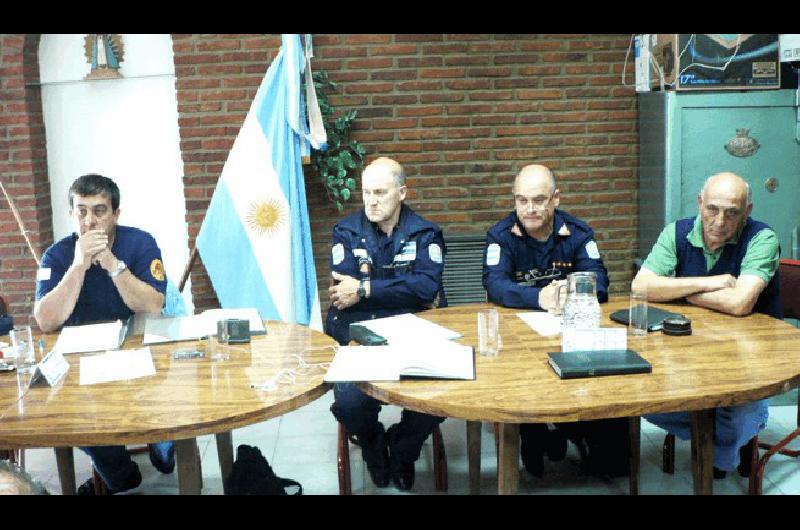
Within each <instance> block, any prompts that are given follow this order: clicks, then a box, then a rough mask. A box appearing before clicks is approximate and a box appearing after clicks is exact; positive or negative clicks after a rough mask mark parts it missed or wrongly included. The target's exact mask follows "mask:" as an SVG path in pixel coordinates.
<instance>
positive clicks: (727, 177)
mask: <svg viewBox="0 0 800 530" xmlns="http://www.w3.org/2000/svg"><path fill="white" fill-rule="evenodd" d="M720 194H722V195H725V196H727V197H730V198H731V199H732V200H736V201H737V202H741V204H742V207H743V208H747V207H748V206H750V205H751V204H752V203H753V192H752V190H751V189H750V184H748V183H747V181H746V180H744V179H743V178H742V177H740V176H739V175H737V174H736V173H731V172H730V171H724V172H722V173H717V174H716V175H712V176H710V177H708V178H707V179H706V181H705V183H704V184H703V189H701V190H700V198H701V199H706V198H707V197H709V196H710V195H714V196H716V195H720ZM742 201H743V202H742Z"/></svg>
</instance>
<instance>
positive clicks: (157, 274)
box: [150, 258, 165, 282]
mask: <svg viewBox="0 0 800 530" xmlns="http://www.w3.org/2000/svg"><path fill="white" fill-rule="evenodd" d="M150 275H151V276H152V277H153V278H155V279H156V280H158V281H160V282H163V281H164V278H165V276H164V264H163V263H161V260H160V259H158V258H156V259H154V260H153V261H151V262H150Z"/></svg>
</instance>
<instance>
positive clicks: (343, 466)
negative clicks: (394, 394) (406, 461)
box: [336, 422, 447, 495]
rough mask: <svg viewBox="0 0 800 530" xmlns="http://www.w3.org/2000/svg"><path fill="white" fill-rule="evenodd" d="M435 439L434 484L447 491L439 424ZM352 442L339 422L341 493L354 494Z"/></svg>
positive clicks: (444, 458)
mask: <svg viewBox="0 0 800 530" xmlns="http://www.w3.org/2000/svg"><path fill="white" fill-rule="evenodd" d="M431 439H432V440H433V485H434V488H435V489H436V491H447V455H446V454H445V450H444V440H443V439H442V431H441V429H440V428H439V426H438V425H437V426H436V427H434V428H433V433H432V434H431ZM350 442H353V443H355V444H357V442H356V440H355V438H354V437H352V436H351V435H350V434H349V433H348V432H347V429H345V428H344V425H342V423H341V422H339V443H338V444H337V447H338V450H337V458H336V460H337V464H338V467H339V470H338V471H339V495H352V487H351V480H350V477H351V475H350Z"/></svg>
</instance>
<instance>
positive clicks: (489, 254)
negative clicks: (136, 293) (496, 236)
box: [486, 243, 500, 267]
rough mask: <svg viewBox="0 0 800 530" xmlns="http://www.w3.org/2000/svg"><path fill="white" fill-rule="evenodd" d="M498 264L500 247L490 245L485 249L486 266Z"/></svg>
mask: <svg viewBox="0 0 800 530" xmlns="http://www.w3.org/2000/svg"><path fill="white" fill-rule="evenodd" d="M498 263H500V245H498V244H497V243H492V244H491V245H489V247H488V248H487V249H486V264H487V265H489V266H490V267H491V266H493V265H497V264H498Z"/></svg>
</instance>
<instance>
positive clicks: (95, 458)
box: [80, 441, 175, 490]
mask: <svg viewBox="0 0 800 530" xmlns="http://www.w3.org/2000/svg"><path fill="white" fill-rule="evenodd" d="M148 447H149V448H150V451H151V452H153V453H154V455H155V457H156V458H157V459H158V460H159V461H160V462H164V463H167V462H169V461H171V460H172V459H173V458H174V455H175V442H172V441H168V442H159V443H155V444H149V445H148ZM80 449H81V451H83V452H84V453H86V454H87V455H89V456H90V457H91V458H92V464H93V465H94V468H95V469H96V470H97V473H98V474H99V475H100V478H102V479H103V482H105V483H106V486H108V489H110V490H118V489H120V488H122V487H124V486H125V485H126V484H127V483H128V482H129V480H130V477H131V475H132V474H133V473H135V471H136V469H137V466H136V462H134V461H133V460H132V459H131V456H130V455H129V454H128V450H127V449H126V448H125V446H124V445H96V446H91V447H81V448H80Z"/></svg>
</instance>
